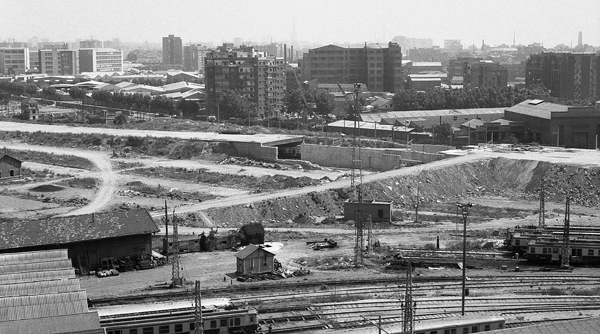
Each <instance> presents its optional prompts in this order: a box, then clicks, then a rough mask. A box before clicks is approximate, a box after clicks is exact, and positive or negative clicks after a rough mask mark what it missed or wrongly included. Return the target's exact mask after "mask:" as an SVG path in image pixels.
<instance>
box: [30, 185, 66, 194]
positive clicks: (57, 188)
mask: <svg viewBox="0 0 600 334" xmlns="http://www.w3.org/2000/svg"><path fill="white" fill-rule="evenodd" d="M63 189H65V188H64V187H61V186H57V185H54V184H42V185H41V186H37V187H33V188H31V189H29V190H31V191H36V192H53V191H61V190H63Z"/></svg>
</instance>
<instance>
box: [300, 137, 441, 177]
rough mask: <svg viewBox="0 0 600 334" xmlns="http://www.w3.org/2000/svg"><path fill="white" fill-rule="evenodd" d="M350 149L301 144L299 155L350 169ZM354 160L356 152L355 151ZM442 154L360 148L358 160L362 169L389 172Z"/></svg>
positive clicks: (439, 156) (331, 165)
mask: <svg viewBox="0 0 600 334" xmlns="http://www.w3.org/2000/svg"><path fill="white" fill-rule="evenodd" d="M352 151H353V148H352V147H338V146H324V145H312V144H302V146H301V147H300V153H301V156H302V160H306V161H310V162H312V163H315V164H318V165H321V166H328V167H339V168H352V167H353V164H352ZM356 155H357V157H356V159H359V157H358V150H357V151H356ZM443 158H444V155H442V154H434V153H424V152H415V151H406V150H400V149H383V148H361V150H360V160H361V161H362V168H365V169H374V170H384V171H385V170H391V169H394V168H397V167H400V166H413V165H416V164H420V163H424V162H431V161H436V160H441V159H443Z"/></svg>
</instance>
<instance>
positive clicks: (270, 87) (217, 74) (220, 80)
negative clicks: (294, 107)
mask: <svg viewBox="0 0 600 334" xmlns="http://www.w3.org/2000/svg"><path fill="white" fill-rule="evenodd" d="M204 66H205V84H206V109H207V110H208V112H209V114H211V115H216V114H217V110H216V108H217V101H218V99H219V97H220V95H221V94H223V93H224V92H226V91H228V90H233V91H236V92H238V93H239V94H241V95H242V96H245V97H246V98H248V99H249V100H250V101H251V102H253V103H254V104H256V106H257V110H258V114H259V116H260V117H265V116H269V115H273V114H276V113H278V112H280V111H281V110H282V108H283V97H284V94H285V87H286V85H285V83H286V80H285V62H284V59H283V58H282V57H265V56H264V53H258V52H242V51H231V52H218V51H211V52H209V53H208V54H207V55H206V59H205V65H204Z"/></svg>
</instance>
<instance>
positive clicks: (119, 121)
mask: <svg viewBox="0 0 600 334" xmlns="http://www.w3.org/2000/svg"><path fill="white" fill-rule="evenodd" d="M113 123H114V124H116V125H123V124H126V123H127V116H125V114H124V113H120V114H118V115H117V116H115V119H114V120H113Z"/></svg>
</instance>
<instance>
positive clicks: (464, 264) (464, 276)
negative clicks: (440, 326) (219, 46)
mask: <svg viewBox="0 0 600 334" xmlns="http://www.w3.org/2000/svg"><path fill="white" fill-rule="evenodd" d="M456 206H457V207H458V208H459V209H460V210H461V213H462V217H463V255H462V303H461V314H462V315H463V316H464V315H465V292H466V281H467V216H468V215H469V208H470V207H472V206H473V204H472V203H467V204H461V203H458V204H456Z"/></svg>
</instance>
